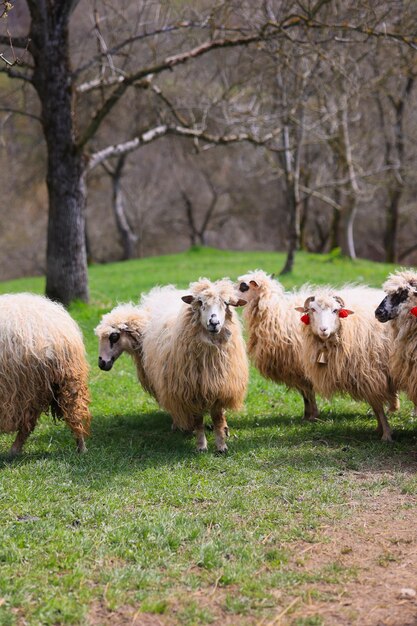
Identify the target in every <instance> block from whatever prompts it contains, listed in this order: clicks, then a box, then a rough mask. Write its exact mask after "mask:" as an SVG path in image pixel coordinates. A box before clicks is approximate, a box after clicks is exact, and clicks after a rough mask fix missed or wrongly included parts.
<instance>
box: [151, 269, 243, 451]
mask: <svg viewBox="0 0 417 626" xmlns="http://www.w3.org/2000/svg"><path fill="white" fill-rule="evenodd" d="M182 300H183V303H185V304H182V306H181V309H180V310H179V311H176V310H171V309H170V307H166V306H165V307H162V306H161V308H160V311H159V315H157V314H156V313H155V312H154V314H153V318H152V323H150V324H148V326H147V328H146V332H145V333H144V336H143V363H144V368H145V371H146V374H147V376H148V378H149V380H150V381H151V385H152V388H153V389H154V391H155V396H156V398H157V401H158V402H159V404H160V405H161V406H162V407H163V408H164V409H165V410H167V411H168V412H169V413H170V414H171V415H172V419H173V423H174V425H175V426H176V427H178V428H179V429H180V430H185V431H192V430H195V431H196V436H197V448H198V450H199V451H204V450H207V441H206V437H205V433H204V423H203V417H204V414H205V413H206V412H210V415H211V418H212V421H213V426H214V433H215V439H216V447H217V450H218V451H219V452H225V451H226V450H227V446H226V443H225V436H226V434H227V424H226V420H225V409H227V408H229V409H238V408H240V406H241V405H242V402H243V399H244V396H245V393H246V388H247V383H248V363H247V358H246V350H245V344H244V341H243V337H242V330H241V325H240V322H239V320H238V318H237V315H236V313H235V312H234V311H233V310H232V309H231V307H235V306H243V305H244V304H246V302H245V301H244V300H241V299H240V298H237V297H236V294H235V291H234V288H233V285H232V283H231V282H230V281H228V280H226V279H224V280H219V281H216V282H214V283H213V282H210V281H209V280H208V279H206V278H201V279H200V280H199V281H197V282H195V283H192V284H191V285H190V290H189V293H188V294H187V295H184V296H182Z"/></svg>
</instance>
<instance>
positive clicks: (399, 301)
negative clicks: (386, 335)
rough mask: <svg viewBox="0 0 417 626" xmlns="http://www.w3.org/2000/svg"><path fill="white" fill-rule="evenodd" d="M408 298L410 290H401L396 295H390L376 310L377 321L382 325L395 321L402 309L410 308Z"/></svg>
mask: <svg viewBox="0 0 417 626" xmlns="http://www.w3.org/2000/svg"><path fill="white" fill-rule="evenodd" d="M408 298H409V292H408V289H399V290H398V291H396V292H395V293H392V294H388V295H387V296H386V297H385V298H384V299H383V300H382V302H381V304H380V305H379V306H378V308H377V309H376V310H375V317H376V319H377V320H378V321H379V322H382V323H384V322H388V321H389V320H393V319H395V318H396V317H398V315H399V314H400V311H401V310H402V309H404V308H405V307H407V309H408V308H410V307H409V306H407V303H408ZM416 300H417V298H416Z"/></svg>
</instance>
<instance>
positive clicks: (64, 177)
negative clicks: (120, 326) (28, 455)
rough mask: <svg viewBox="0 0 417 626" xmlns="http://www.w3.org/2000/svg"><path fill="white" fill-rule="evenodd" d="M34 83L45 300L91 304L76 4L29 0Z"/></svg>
mask: <svg viewBox="0 0 417 626" xmlns="http://www.w3.org/2000/svg"><path fill="white" fill-rule="evenodd" d="M28 4H29V8H30V12H31V16H32V26H31V44H30V45H31V52H32V54H33V59H34V63H35V67H34V74H33V83H34V86H35V89H36V91H37V93H38V96H39V99H40V102H41V110H42V113H41V117H42V125H43V131H44V136H45V141H46V147H47V156H48V159H47V189H48V200H49V217H48V239H47V254H46V295H47V296H49V297H50V298H52V299H54V300H59V301H60V302H62V303H63V304H69V303H70V302H71V301H72V300H84V301H88V276H87V255H86V246H85V215H84V211H85V202H86V193H85V185H84V180H83V177H84V165H83V157H82V154H80V153H79V152H78V151H77V150H76V144H75V133H74V126H73V108H72V105H73V102H72V99H73V94H72V88H71V71H70V66H69V46H68V23H69V18H70V15H71V11H72V9H73V8H74V6H75V4H76V2H71V1H70V0H66V1H65V0H62V1H61V2H59V3H58V2H56V3H47V4H44V3H43V2H41V1H40V0H28Z"/></svg>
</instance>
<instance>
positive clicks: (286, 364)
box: [237, 270, 318, 421]
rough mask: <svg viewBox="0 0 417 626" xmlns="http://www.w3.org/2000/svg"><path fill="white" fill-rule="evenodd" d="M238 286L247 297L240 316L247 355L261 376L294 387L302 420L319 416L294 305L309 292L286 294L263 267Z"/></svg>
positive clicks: (242, 278) (240, 291)
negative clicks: (300, 402) (299, 395)
mask: <svg viewBox="0 0 417 626" xmlns="http://www.w3.org/2000/svg"><path fill="white" fill-rule="evenodd" d="M237 289H238V291H239V294H240V295H241V297H242V298H244V299H245V300H247V305H246V306H245V308H244V310H243V318H244V321H245V324H246V327H247V330H248V352H249V356H250V358H251V360H252V362H253V364H254V365H255V367H256V368H257V369H258V370H259V371H260V373H261V374H262V376H264V377H265V378H269V379H271V380H273V381H274V382H276V383H284V384H285V385H287V387H290V388H294V389H297V390H298V391H299V392H300V393H301V395H302V397H303V400H304V419H306V420H311V421H313V420H315V419H317V416H318V410H317V405H316V399H315V395H314V391H313V386H312V384H311V382H310V381H309V380H308V378H307V376H306V374H305V371H304V366H303V363H302V358H301V328H300V323H299V321H298V320H297V319H296V318H295V316H294V308H295V307H296V306H300V305H302V304H303V302H304V300H305V299H306V297H307V296H308V294H309V292H310V291H306V290H305V289H301V290H300V291H299V292H297V293H285V292H284V289H283V287H282V285H281V284H280V283H279V282H278V281H277V280H274V279H273V278H271V277H270V276H268V275H267V274H266V273H265V272H263V271H262V270H257V271H254V272H249V273H248V274H245V275H244V276H240V278H238V283H237Z"/></svg>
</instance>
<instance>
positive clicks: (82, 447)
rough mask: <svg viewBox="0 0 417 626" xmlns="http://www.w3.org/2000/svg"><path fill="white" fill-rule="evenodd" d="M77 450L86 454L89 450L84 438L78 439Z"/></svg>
mask: <svg viewBox="0 0 417 626" xmlns="http://www.w3.org/2000/svg"><path fill="white" fill-rule="evenodd" d="M77 452H79V454H85V453H86V452H87V446H86V445H85V441H84V439H79V440H78V441H77Z"/></svg>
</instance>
